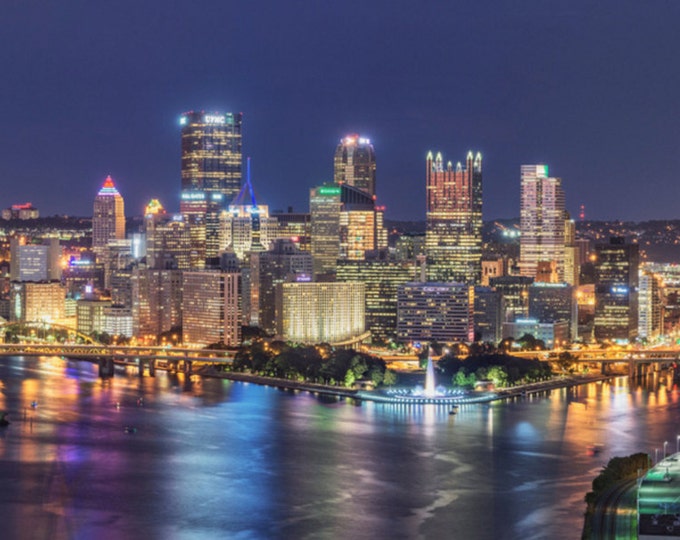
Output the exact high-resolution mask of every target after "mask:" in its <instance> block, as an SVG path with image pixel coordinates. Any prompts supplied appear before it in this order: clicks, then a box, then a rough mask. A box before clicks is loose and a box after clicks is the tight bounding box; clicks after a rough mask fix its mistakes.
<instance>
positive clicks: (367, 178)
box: [333, 134, 376, 197]
mask: <svg viewBox="0 0 680 540" xmlns="http://www.w3.org/2000/svg"><path fill="white" fill-rule="evenodd" d="M333 165H334V167H333V170H334V174H333V180H334V182H335V183H336V184H347V185H348V186H353V187H355V188H357V189H360V190H361V191H363V192H365V193H367V194H368V195H370V196H371V197H375V195H376V191H375V150H374V149H373V145H372V144H371V141H370V140H369V139H367V138H365V137H360V136H359V135H356V134H353V135H347V136H346V137H344V138H343V139H342V140H341V141H340V144H338V146H337V148H336V149H335V158H334V160H333Z"/></svg>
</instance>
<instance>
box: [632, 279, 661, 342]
mask: <svg viewBox="0 0 680 540" xmlns="http://www.w3.org/2000/svg"><path fill="white" fill-rule="evenodd" d="M639 284H640V292H639V295H638V301H639V306H638V311H639V316H638V337H639V338H643V339H647V340H653V339H655V338H657V337H659V335H660V334H661V333H662V332H663V294H662V285H661V279H660V278H659V276H657V275H655V274H653V273H652V272H649V271H640V276H639Z"/></svg>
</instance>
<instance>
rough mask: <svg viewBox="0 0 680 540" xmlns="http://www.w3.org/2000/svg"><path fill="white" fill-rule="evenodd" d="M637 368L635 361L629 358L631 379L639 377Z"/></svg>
mask: <svg viewBox="0 0 680 540" xmlns="http://www.w3.org/2000/svg"><path fill="white" fill-rule="evenodd" d="M635 368H636V365H635V362H633V361H632V360H629V361H628V378H629V379H630V380H631V381H632V380H633V379H635V378H636V377H637V373H636V370H635Z"/></svg>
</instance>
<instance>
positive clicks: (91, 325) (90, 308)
mask: <svg viewBox="0 0 680 540" xmlns="http://www.w3.org/2000/svg"><path fill="white" fill-rule="evenodd" d="M109 307H111V300H110V299H103V298H81V299H80V300H78V301H77V302H76V329H77V330H78V332H80V333H81V334H85V335H90V334H92V333H102V332H104V331H105V324H104V319H105V315H104V314H105V311H106V308H109Z"/></svg>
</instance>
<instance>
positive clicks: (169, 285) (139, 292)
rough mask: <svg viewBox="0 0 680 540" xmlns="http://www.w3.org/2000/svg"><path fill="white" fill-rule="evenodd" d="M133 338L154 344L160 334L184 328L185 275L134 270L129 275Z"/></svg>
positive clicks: (172, 272)
mask: <svg viewBox="0 0 680 540" xmlns="http://www.w3.org/2000/svg"><path fill="white" fill-rule="evenodd" d="M130 282H131V285H132V287H131V289H132V291H131V294H132V325H133V332H134V335H135V336H136V337H137V338H138V339H141V340H143V341H145V342H147V343H149V342H150V343H154V342H155V339H156V337H157V336H158V334H160V333H162V332H167V331H168V330H172V329H173V328H175V327H178V326H181V325H182V272H181V270H156V269H147V268H140V267H137V268H134V269H133V270H132V274H131V276H130Z"/></svg>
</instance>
